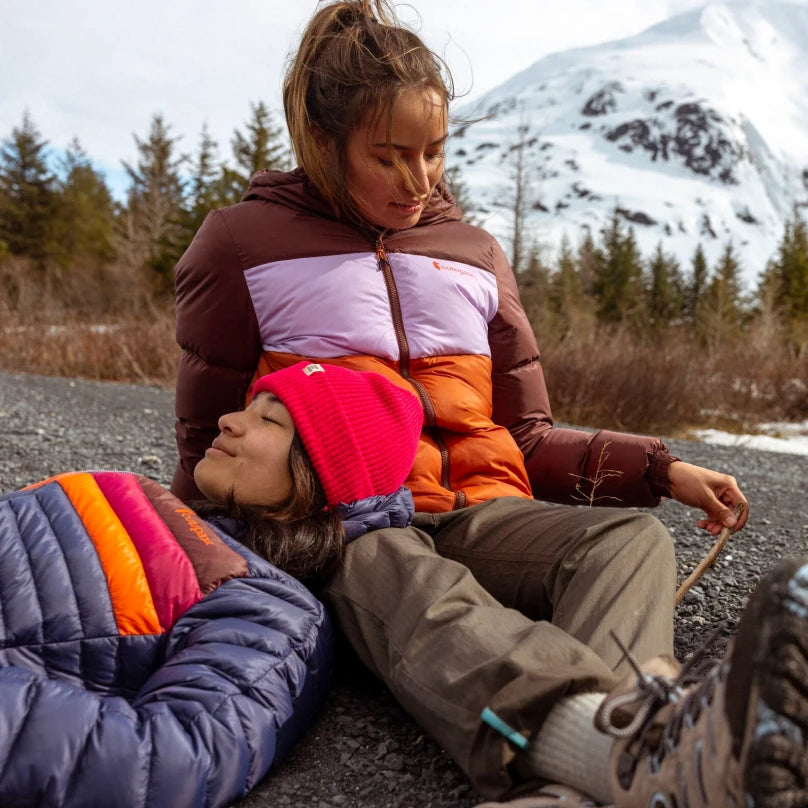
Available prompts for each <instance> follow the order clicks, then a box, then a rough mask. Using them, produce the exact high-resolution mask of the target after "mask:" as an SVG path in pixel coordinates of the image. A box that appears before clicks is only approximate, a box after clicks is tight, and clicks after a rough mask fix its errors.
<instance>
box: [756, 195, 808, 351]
mask: <svg viewBox="0 0 808 808" xmlns="http://www.w3.org/2000/svg"><path fill="white" fill-rule="evenodd" d="M767 294H768V295H769V298H770V299H771V300H772V301H773V304H774V309H775V311H776V313H777V316H778V319H779V320H780V321H781V322H782V323H783V325H784V326H785V330H786V333H787V335H788V340H789V342H790V343H791V347H792V348H794V349H796V351H797V353H798V355H802V354H803V353H804V351H805V350H806V348H808V228H806V224H805V222H804V221H803V219H802V218H801V217H800V215H799V212H798V211H797V210H796V209H795V210H794V214H793V218H792V220H791V221H788V222H786V224H785V228H784V232H783V238H782V240H781V242H780V245H779V247H778V251H777V257H776V259H774V260H772V261H770V262H769V266H768V267H767V269H766V272H765V273H764V275H763V278H762V281H761V285H760V289H759V291H758V297H759V299H761V300H763V299H764V298H765V297H766V295H767Z"/></svg>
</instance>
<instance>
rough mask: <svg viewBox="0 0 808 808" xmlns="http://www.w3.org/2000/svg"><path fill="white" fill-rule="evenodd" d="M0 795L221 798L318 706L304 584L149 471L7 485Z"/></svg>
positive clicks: (319, 647) (248, 783) (317, 620)
mask: <svg viewBox="0 0 808 808" xmlns="http://www.w3.org/2000/svg"><path fill="white" fill-rule="evenodd" d="M0 607H1V608H0V615H2V623H0V761H2V765H0V805H2V806H3V808H12V806H23V805H24V806H31V805H37V806H45V807H49V806H58V807H59V808H93V806H99V808H100V807H101V806H103V807H104V808H106V806H112V805H114V806H116V808H128V807H129V806H132V807H133V808H134V806H138V808H140V806H149V808H161V807H163V806H164V808H185V806H189V807H190V806H194V807H196V806H199V808H202V806H220V805H225V804H227V803H230V802H232V801H233V800H235V799H237V798H238V797H240V796H241V795H243V794H245V793H246V792H247V791H248V790H249V789H250V788H251V787H252V786H254V785H255V784H256V783H257V782H258V781H259V780H260V779H261V778H262V777H263V776H264V775H265V774H266V773H267V771H268V770H269V768H270V767H271V766H272V765H273V763H275V762H277V761H278V760H280V759H281V758H282V757H283V755H284V754H285V753H286V752H287V751H288V750H289V748H290V746H291V745H292V744H293V743H294V741H295V740H296V739H297V737H298V736H299V735H300V734H301V733H302V732H303V730H304V729H305V727H306V726H307V725H308V723H309V722H310V720H311V718H312V717H313V716H314V715H315V713H316V712H317V710H318V709H319V708H320V706H321V705H322V702H323V700H324V697H325V694H326V691H327V687H328V683H329V677H330V670H331V659H332V646H333V640H332V631H331V624H330V622H329V620H328V618H327V616H326V614H325V612H324V610H323V607H322V606H321V604H320V603H319V602H318V601H317V600H316V599H315V597H314V596H313V595H312V594H311V593H310V592H309V591H308V590H307V589H306V588H305V587H303V585H302V584H300V583H299V582H297V581H296V580H294V579H293V578H291V577H290V576H288V575H286V574H285V573H283V572H281V571H280V570H278V569H277V568H275V567H273V566H272V565H271V564H269V563H267V562H266V561H264V560H263V559H261V558H259V557H258V556H256V555H254V554H253V553H251V552H250V551H249V550H247V549H246V548H245V547H243V546H241V545H239V544H238V543H237V542H235V541H233V540H232V538H230V536H228V534H227V533H226V532H224V530H223V529H222V526H221V525H217V524H216V523H209V522H206V521H203V520H202V519H200V518H199V517H198V516H197V515H196V514H195V513H194V512H193V511H191V510H190V509H188V508H187V507H185V506H184V504H183V503H182V502H180V501H179V500H178V499H177V498H176V497H174V496H173V495H172V494H170V493H169V492H168V491H166V490H165V489H163V488H161V487H160V486H159V485H157V483H155V482H153V481H152V480H149V479H147V478H145V477H140V476H137V475H134V474H126V473H123V472H92V473H89V472H88V473H70V474H65V475H60V476H58V477H55V478H53V479H51V480H49V481H45V482H44V483H41V484H38V485H36V486H33V487H30V488H28V489H24V490H22V491H18V492H13V493H10V494H6V495H3V496H2V497H0Z"/></svg>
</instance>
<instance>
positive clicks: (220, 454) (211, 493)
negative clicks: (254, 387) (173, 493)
mask: <svg viewBox="0 0 808 808" xmlns="http://www.w3.org/2000/svg"><path fill="white" fill-rule="evenodd" d="M219 429H220V430H221V433H220V435H219V437H218V438H216V440H214V441H213V445H212V446H211V447H210V448H209V449H208V450H207V451H206V452H205V456H204V457H203V458H202V460H200V461H199V463H197V466H196V469H195V470H194V480H195V482H196V484H197V487H198V488H199V490H200V491H201V492H202V493H203V494H204V495H205V496H206V497H207V498H208V499H210V500H213V501H214V502H221V501H223V500H224V499H225V497H226V496H227V495H228V494H229V493H230V491H232V492H233V495H234V497H235V500H236V502H238V503H239V504H241V505H264V506H267V507H271V508H274V507H277V506H279V505H282V504H283V503H284V502H286V500H288V499H289V497H290V496H291V494H292V475H291V472H290V471H289V450H290V448H291V446H292V439H293V438H294V435H295V427H294V424H293V422H292V417H291V416H290V415H289V411H288V410H287V409H286V407H284V406H283V404H281V402H280V401H279V400H278V399H277V398H276V397H275V396H273V395H272V394H271V393H259V394H258V395H257V396H256V397H255V398H254V399H253V400H252V402H251V404H250V406H249V407H247V409H246V410H242V411H241V412H231V413H228V414H227V415H223V416H222V417H221V418H220V419H219Z"/></svg>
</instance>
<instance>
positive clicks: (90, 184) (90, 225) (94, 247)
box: [55, 138, 115, 266]
mask: <svg viewBox="0 0 808 808" xmlns="http://www.w3.org/2000/svg"><path fill="white" fill-rule="evenodd" d="M59 192H60V199H59V207H58V216H57V217H56V218H55V228H56V232H57V234H58V244H59V249H60V263H62V264H63V265H64V266H68V265H76V264H77V263H79V264H81V265H83V264H84V263H85V262H86V261H90V262H92V263H93V264H94V265H96V266H98V265H100V264H102V263H104V262H107V261H109V260H111V259H112V258H113V257H114V256H115V246H114V244H115V203H114V201H113V199H112V194H111V193H110V190H109V188H108V187H107V184H106V182H105V180H104V177H103V175H102V174H101V173H100V172H98V171H96V170H95V168H93V166H92V164H91V163H90V160H89V158H88V157H87V154H86V152H85V151H84V150H83V149H82V147H81V144H80V143H79V141H78V139H77V138H74V139H73V140H72V141H71V142H70V144H69V145H68V148H67V150H66V152H65V155H64V158H63V159H62V161H61V178H60V180H59Z"/></svg>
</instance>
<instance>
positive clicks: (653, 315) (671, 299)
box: [648, 241, 683, 330]
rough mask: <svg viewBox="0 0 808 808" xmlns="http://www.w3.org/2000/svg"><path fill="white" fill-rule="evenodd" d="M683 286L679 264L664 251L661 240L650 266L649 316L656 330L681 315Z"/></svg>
mask: <svg viewBox="0 0 808 808" xmlns="http://www.w3.org/2000/svg"><path fill="white" fill-rule="evenodd" d="M682 286H683V283H682V277H681V272H680V271H679V264H678V262H677V261H676V259H675V258H673V257H672V256H670V255H666V254H665V253H664V252H663V250H662V242H661V241H660V242H659V243H658V244H657V248H656V252H655V253H654V255H653V257H652V258H651V261H650V263H649V266H648V317H649V318H650V321H651V327H652V328H654V329H655V330H661V329H664V328H667V327H668V326H670V325H671V324H672V323H674V322H675V321H676V320H677V319H678V318H679V316H680V315H681V313H682V291H683V290H682Z"/></svg>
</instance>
